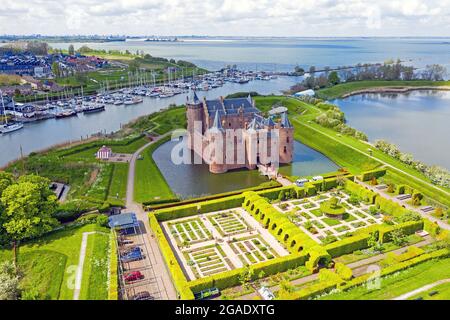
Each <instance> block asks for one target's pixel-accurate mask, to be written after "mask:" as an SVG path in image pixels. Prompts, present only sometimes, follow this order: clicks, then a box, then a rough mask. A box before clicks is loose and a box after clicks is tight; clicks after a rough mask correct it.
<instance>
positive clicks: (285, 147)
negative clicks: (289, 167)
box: [279, 112, 294, 163]
mask: <svg viewBox="0 0 450 320" xmlns="http://www.w3.org/2000/svg"><path fill="white" fill-rule="evenodd" d="M279 139H280V140H279V155H280V163H291V162H292V158H293V154H294V128H293V127H292V125H291V122H290V121H289V118H288V116H287V113H286V112H283V113H282V114H281V122H280V125H279Z"/></svg>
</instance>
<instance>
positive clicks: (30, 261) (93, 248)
mask: <svg viewBox="0 0 450 320" xmlns="http://www.w3.org/2000/svg"><path fill="white" fill-rule="evenodd" d="M91 231H97V232H104V233H106V234H105V235H103V234H95V235H90V236H89V237H88V246H87V253H86V257H85V262H84V268H83V279H82V287H81V294H80V299H107V297H108V294H107V293H108V286H107V282H106V280H105V279H107V277H108V268H107V267H105V265H106V266H107V264H105V262H107V261H108V259H109V258H108V254H107V252H108V248H109V239H110V237H109V232H110V231H109V229H107V228H104V227H99V226H97V225H93V224H91V225H86V226H83V227H78V228H71V229H67V230H63V231H56V232H53V233H51V234H50V235H47V236H44V237H42V238H40V239H38V240H34V241H31V242H29V243H25V244H23V245H21V246H20V248H19V255H18V261H19V269H20V271H22V272H23V273H24V277H23V278H22V279H21V282H20V287H21V288H22V289H23V290H26V291H27V290H37V291H38V292H39V293H40V294H41V297H42V298H44V299H52V300H57V299H59V300H71V299H72V298H73V284H74V283H75V270H76V266H77V265H78V259H79V253H80V247H81V238H82V234H83V232H91ZM0 260H1V261H6V260H12V251H11V250H6V249H2V250H0Z"/></svg>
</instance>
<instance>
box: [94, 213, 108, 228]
mask: <svg viewBox="0 0 450 320" xmlns="http://www.w3.org/2000/svg"><path fill="white" fill-rule="evenodd" d="M96 222H97V224H98V225H99V226H102V227H107V226H108V217H107V216H105V215H104V214H100V215H98V216H97V219H96Z"/></svg>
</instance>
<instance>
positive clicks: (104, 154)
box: [96, 146, 113, 160]
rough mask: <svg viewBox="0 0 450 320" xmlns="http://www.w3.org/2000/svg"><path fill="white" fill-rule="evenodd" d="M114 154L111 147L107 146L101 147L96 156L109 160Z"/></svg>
mask: <svg viewBox="0 0 450 320" xmlns="http://www.w3.org/2000/svg"><path fill="white" fill-rule="evenodd" d="M112 155H113V153H112V150H111V148H108V147H107V146H103V147H101V148H100V149H99V150H98V151H97V153H96V157H97V159H99V160H109V158H111V157H112Z"/></svg>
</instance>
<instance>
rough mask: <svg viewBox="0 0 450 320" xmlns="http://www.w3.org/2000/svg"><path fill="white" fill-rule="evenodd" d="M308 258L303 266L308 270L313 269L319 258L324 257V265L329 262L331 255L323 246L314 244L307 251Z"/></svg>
mask: <svg viewBox="0 0 450 320" xmlns="http://www.w3.org/2000/svg"><path fill="white" fill-rule="evenodd" d="M308 254H309V259H308V261H307V262H306V264H305V266H306V268H308V270H309V271H311V272H312V271H314V270H315V269H316V268H317V266H318V265H319V262H320V260H321V259H325V265H328V264H329V263H330V262H331V256H330V254H329V253H328V252H327V250H326V249H325V248H324V247H321V246H318V245H316V246H315V247H313V248H311V249H310V250H309V251H308Z"/></svg>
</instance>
